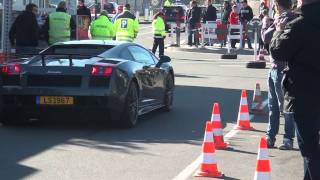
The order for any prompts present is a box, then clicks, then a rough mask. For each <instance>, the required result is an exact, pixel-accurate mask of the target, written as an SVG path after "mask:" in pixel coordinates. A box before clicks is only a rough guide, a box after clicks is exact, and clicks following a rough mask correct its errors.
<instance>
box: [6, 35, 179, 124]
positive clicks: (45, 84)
mask: <svg viewBox="0 0 320 180" xmlns="http://www.w3.org/2000/svg"><path fill="white" fill-rule="evenodd" d="M170 61H171V59H170V57H168V56H161V57H160V58H157V57H156V56H154V55H153V54H152V53H151V52H150V51H149V50H147V49H145V48H144V47H142V46H141V45H139V44H135V43H126V42H118V41H102V40H101V41H100V40H99V41H97V40H83V41H68V42H63V43H57V44H54V45H52V46H49V47H48V48H47V49H45V50H43V51H41V52H40V53H39V54H37V55H34V56H32V57H30V58H26V59H19V60H11V61H8V62H7V63H4V64H1V65H0V68H1V72H0V116H1V117H0V122H1V123H2V124H3V125H12V124H20V123H25V122H28V121H30V120H33V119H35V120H37V119H38V120H41V119H46V118H47V117H48V116H52V115H53V116H59V115H60V114H61V115H70V114H73V113H76V114H80V113H89V112H94V113H95V114H96V113H98V114H99V119H102V120H103V121H108V120H110V121H115V122H116V123H117V124H120V125H121V126H123V127H133V126H135V125H136V123H137V120H138V116H139V115H142V114H145V113H148V112H150V111H153V110H156V109H163V110H165V111H169V110H170V109H171V108H172V102H173V92H174V87H175V85H174V71H173V68H172V66H171V65H170Z"/></svg>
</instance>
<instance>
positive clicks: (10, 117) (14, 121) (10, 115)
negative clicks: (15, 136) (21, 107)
mask: <svg viewBox="0 0 320 180" xmlns="http://www.w3.org/2000/svg"><path fill="white" fill-rule="evenodd" d="M28 122H29V121H28V119H27V117H24V115H23V114H22V112H21V111H18V110H17V111H15V110H10V111H6V112H4V111H3V110H1V114H0V123H1V124H2V125H3V126H18V125H25V124H27V123H28Z"/></svg>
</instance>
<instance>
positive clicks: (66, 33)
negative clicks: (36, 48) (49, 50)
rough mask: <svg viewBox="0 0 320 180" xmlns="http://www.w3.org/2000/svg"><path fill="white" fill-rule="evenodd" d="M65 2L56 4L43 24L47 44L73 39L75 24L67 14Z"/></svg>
mask: <svg viewBox="0 0 320 180" xmlns="http://www.w3.org/2000/svg"><path fill="white" fill-rule="evenodd" d="M66 7H67V6H66V2H65V1H61V2H60V3H59V4H58V8H57V10H56V12H53V13H50V14H49V16H48V18H47V19H46V22H45V24H44V25H43V32H44V33H45V38H46V40H47V42H48V44H54V43H56V42H65V41H69V40H70V39H74V36H75V28H76V24H75V22H74V21H73V19H72V18H71V16H70V15H69V14H67V8H66Z"/></svg>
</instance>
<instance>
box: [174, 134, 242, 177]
mask: <svg viewBox="0 0 320 180" xmlns="http://www.w3.org/2000/svg"><path fill="white" fill-rule="evenodd" d="M238 132H239V130H235V129H232V130H231V131H229V132H228V133H227V134H226V135H225V136H224V139H225V140H226V141H228V140H229V139H230V138H232V137H233V136H235V135H236V134H237V133H238ZM201 158H202V156H201V155H200V156H199V157H198V158H197V159H196V160H195V161H193V162H192V163H191V164H190V165H189V166H187V167H186V168H185V169H184V170H183V171H181V172H180V173H179V174H178V175H177V176H176V177H175V178H173V180H186V179H188V178H189V177H190V176H191V175H192V174H193V173H194V171H195V170H196V169H197V168H198V167H199V164H200V163H201Z"/></svg>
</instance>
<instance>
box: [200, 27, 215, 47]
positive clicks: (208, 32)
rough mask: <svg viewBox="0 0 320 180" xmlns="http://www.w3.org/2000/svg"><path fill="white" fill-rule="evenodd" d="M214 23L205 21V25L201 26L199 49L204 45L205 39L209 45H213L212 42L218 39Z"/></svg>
mask: <svg viewBox="0 0 320 180" xmlns="http://www.w3.org/2000/svg"><path fill="white" fill-rule="evenodd" d="M217 27H218V26H217V23H216V21H207V22H206V23H205V24H202V27H201V47H202V48H203V47H204V45H205V39H208V42H209V44H213V40H215V39H218V36H217V34H216V29H217Z"/></svg>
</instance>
